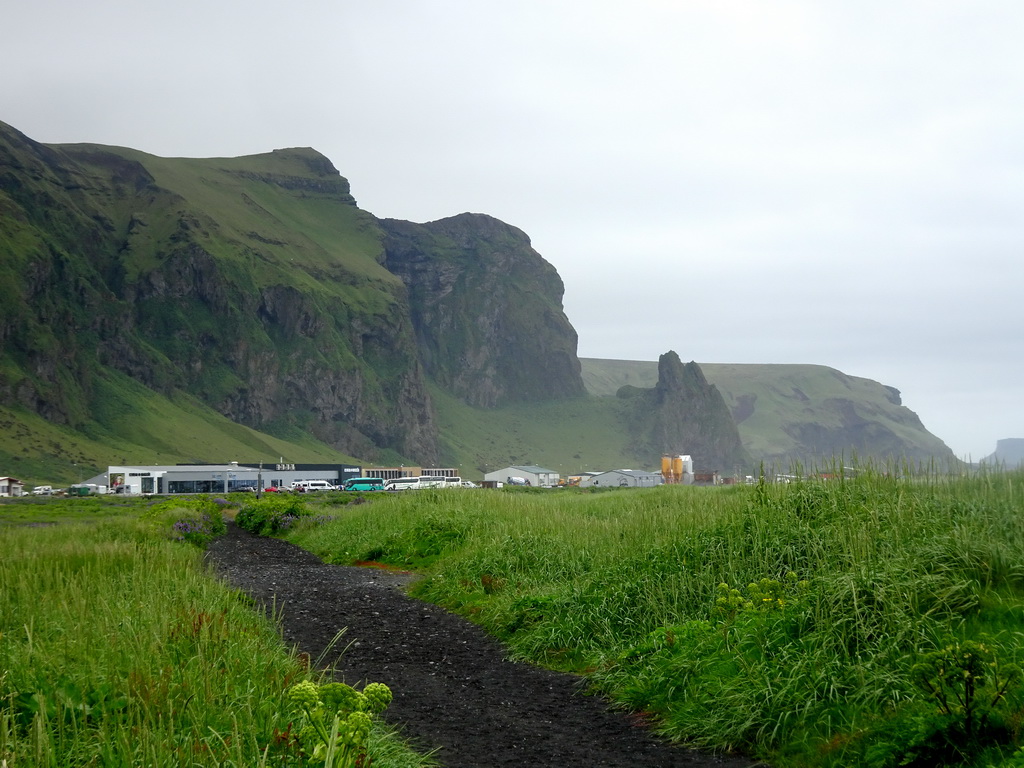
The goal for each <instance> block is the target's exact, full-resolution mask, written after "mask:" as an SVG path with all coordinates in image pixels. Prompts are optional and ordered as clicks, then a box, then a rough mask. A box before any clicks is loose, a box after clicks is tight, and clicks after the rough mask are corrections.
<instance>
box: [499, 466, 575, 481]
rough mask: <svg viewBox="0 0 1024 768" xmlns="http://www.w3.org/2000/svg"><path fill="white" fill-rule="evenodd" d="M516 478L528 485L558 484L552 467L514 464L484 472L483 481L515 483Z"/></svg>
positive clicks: (556, 475) (557, 478)
mask: <svg viewBox="0 0 1024 768" xmlns="http://www.w3.org/2000/svg"><path fill="white" fill-rule="evenodd" d="M516 480H526V481H527V482H528V483H529V484H530V485H558V480H559V477H558V473H557V472H555V471H554V470H552V469H544V468H543V467H536V466H514V467H504V468H502V469H496V470H494V471H493V472H487V473H486V474H484V481H486V482H497V483H505V484H506V485H512V484H515V482H516Z"/></svg>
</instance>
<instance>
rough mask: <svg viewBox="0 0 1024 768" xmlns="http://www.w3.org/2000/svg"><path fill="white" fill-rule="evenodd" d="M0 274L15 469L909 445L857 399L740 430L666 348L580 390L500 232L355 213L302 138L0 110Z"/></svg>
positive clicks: (718, 455)
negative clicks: (97, 132) (298, 144)
mask: <svg viewBox="0 0 1024 768" xmlns="http://www.w3.org/2000/svg"><path fill="white" fill-rule="evenodd" d="M0 281H2V284H3V285H4V286H6V288H7V292H6V296H5V300H4V301H3V302H0V421H2V422H3V423H4V424H5V425H7V426H8V427H9V428H8V429H7V430H6V432H5V434H6V435H7V437H6V438H0V462H3V463H4V465H5V466H4V468H3V471H7V472H15V473H19V474H23V475H25V476H28V477H32V476H38V475H39V474H41V473H51V472H56V471H60V472H63V473H64V474H65V475H67V476H72V475H74V474H76V473H77V472H78V470H77V469H76V467H79V466H82V465H86V464H91V465H93V466H100V465H102V463H103V461H105V460H108V459H110V458H111V457H112V456H117V458H120V459H126V460H127V459H128V458H129V457H125V456H121V455H120V454H121V453H123V452H125V451H130V452H133V453H135V454H137V455H139V456H143V455H145V456H147V457H152V459H153V460H154V463H155V461H156V460H159V461H160V462H161V463H166V462H169V461H170V462H173V461H175V460H182V461H191V460H214V461H223V460H225V459H226V458H229V457H225V456H223V455H218V452H220V451H223V450H226V448H225V447H224V446H239V445H242V446H245V445H252V446H257V445H259V446H261V448H260V451H261V452H265V453H267V455H268V456H272V455H274V454H277V455H278V456H281V454H286V453H292V454H293V455H302V456H304V457H307V460H309V459H311V458H313V457H315V458H316V459H317V460H320V461H323V460H328V459H330V458H336V459H338V460H350V459H352V458H356V459H359V460H365V461H368V462H392V463H399V462H401V463H407V464H408V463H414V464H422V465H436V464H438V463H441V464H446V465H462V466H464V467H465V470H466V471H467V474H469V473H472V472H473V471H480V470H482V468H484V467H486V466H494V465H496V464H499V463H502V462H508V463H515V461H516V460H517V459H516V457H518V459H519V460H523V459H525V456H524V454H528V455H531V456H533V458H534V459H536V460H537V462H536V463H540V462H541V459H543V460H544V461H545V462H547V463H549V464H557V465H558V467H559V468H561V469H563V470H565V471H569V470H571V469H575V468H576V467H574V466H572V465H573V463H574V462H584V463H587V462H601V463H602V464H603V465H604V468H612V466H613V465H614V464H619V465H620V466H621V465H624V464H632V465H638V466H643V465H647V466H653V465H655V464H656V463H657V461H658V458H659V456H658V453H659V452H660V451H664V450H675V449H676V447H679V446H683V445H685V446H686V447H687V448H688V449H692V452H694V453H697V454H698V455H700V456H703V457H704V459H705V460H706V461H708V462H711V463H714V464H715V465H717V466H720V467H722V468H725V467H736V466H739V465H741V464H745V463H747V462H748V461H756V460H757V458H758V457H759V456H760V455H764V453H765V451H766V450H768V451H769V453H770V454H771V455H779V456H782V455H785V456H797V455H803V454H802V453H801V452H802V451H804V450H805V449H806V448H808V446H810V447H811V448H825V447H829V446H832V447H838V446H841V445H844V444H845V443H844V441H845V440H847V439H848V438H852V437H856V438H857V442H856V445H858V446H860V447H862V448H863V451H864V452H865V453H866V454H872V453H883V452H888V451H890V450H892V451H896V452H900V451H903V450H904V449H906V448H907V447H908V446H909V445H911V443H913V440H911V439H910V438H909V437H907V435H906V434H903V433H899V432H897V431H896V430H894V429H892V428H891V424H890V422H892V421H894V413H895V412H893V413H889V412H888V411H885V409H880V410H876V411H871V409H870V408H868V407H867V406H866V405H865V404H864V403H863V402H861V399H862V397H867V396H866V395H864V394H863V393H860V394H850V395H849V398H848V399H849V403H848V404H846V405H841V404H839V403H837V404H836V405H835V407H834V408H832V409H831V410H829V409H825V410H820V411H815V413H817V414H818V415H820V416H821V418H822V419H823V420H824V421H821V422H816V421H815V420H814V419H812V418H807V419H804V420H803V421H800V420H790V421H787V422H785V423H784V424H783V423H782V422H779V423H775V422H772V421H771V420H770V419H769V420H767V421H765V420H764V419H763V416H764V414H766V413H768V412H769V411H770V410H771V409H769V408H766V406H765V404H766V403H767V402H769V401H770V400H771V399H772V397H774V395H769V394H768V390H762V389H757V388H753V389H751V388H748V389H746V390H743V391H739V390H736V389H735V388H732V389H730V388H729V387H727V386H725V385H723V384H722V383H719V382H718V381H716V380H715V377H714V376H713V375H712V374H711V373H709V371H711V370H712V368H711V367H708V366H706V365H704V366H700V368H691V366H692V365H694V364H689V365H688V366H682V364H681V363H679V361H678V357H676V359H675V361H674V362H673V363H672V365H669V367H668V368H666V370H665V371H664V372H663V373H664V377H663V378H665V381H664V382H663V383H662V384H660V385H659V377H658V373H657V365H658V364H657V363H652V364H648V365H651V366H653V367H654V368H653V372H652V371H648V369H647V368H644V366H643V365H641V366H640V368H643V370H644V373H643V378H644V380H643V382H638V383H637V385H638V386H639V388H640V389H645V388H646V389H650V390H651V393H652V394H648V393H641V392H638V393H634V394H636V395H637V397H634V398H632V399H621V398H615V397H611V396H609V397H595V396H594V395H592V394H588V392H587V389H588V388H590V387H592V384H593V366H592V365H590V366H589V368H590V369H591V371H590V373H589V374H588V375H589V376H590V378H589V379H588V380H587V381H588V384H587V385H586V386H585V384H584V374H585V373H587V370H586V368H587V367H588V366H587V365H586V361H584V365H581V361H580V360H579V358H578V357H577V354H576V344H577V337H576V332H575V330H574V329H573V327H572V325H571V324H570V322H569V320H568V318H567V317H566V316H565V313H564V310H563V307H562V293H563V286H562V281H561V279H560V278H559V276H558V274H557V272H556V271H555V269H554V268H553V267H552V266H551V265H550V264H549V263H547V262H546V261H545V260H544V259H543V258H542V257H541V256H540V254H538V253H537V252H536V251H534V250H533V248H532V246H531V244H530V240H529V237H528V236H527V235H526V234H525V233H524V232H522V231H521V230H519V229H517V228H515V227H513V226H511V225H508V224H505V223H503V222H501V221H498V220H497V219H494V218H493V217H490V216H486V215H483V214H469V213H465V214H459V215H457V216H452V217H449V218H446V219H442V220H439V221H435V222H429V223H426V224H416V223H412V222H405V221H399V220H394V219H377V218H375V217H373V216H372V215H371V214H369V213H367V212H365V211H362V210H361V209H359V207H358V205H357V204H356V201H355V199H354V198H353V196H352V194H351V190H350V188H349V184H348V181H347V180H345V179H344V178H343V177H342V176H341V175H340V174H339V173H338V171H337V170H336V169H335V168H334V166H333V165H332V164H331V162H330V161H329V160H328V159H327V158H325V157H324V156H323V155H321V154H320V153H318V152H316V151H315V150H313V149H309V148H299V149H286V150H274V151H273V152H269V153H266V154H261V155H253V156H248V157H238V158H210V159H192V158H160V157H155V156H152V155H148V154H146V153H143V152H139V151H137V150H133V149H127V148H119V147H107V146H100V145H92V144H72V145H44V144H40V143H38V142H35V141H33V140H31V139H29V138H28V137H26V136H24V135H23V134H21V133H20V132H18V131H17V130H15V129H14V128H12V127H10V126H7V125H5V124H3V123H0ZM608 362H609V364H611V363H612V362H614V361H608ZM677 364H678V366H677ZM623 370H624V369H623ZM637 370H638V371H639V369H637ZM835 373H836V374H837V375H838V376H841V374H839V373H838V372H835ZM620 374H621V371H619V372H616V373H615V374H614V375H613V376H612V377H613V378H614V377H615V376H619V375H620ZM634 375H639V374H638V373H636V372H634V373H630V374H629V376H634ZM705 375H707V380H706V381H705V380H704V376H705ZM629 376H627V377H626V379H627V380H624V381H623V382H622V383H625V384H634V383H635V382H634V381H633V380H632V379H629ZM755 378H756V377H755ZM670 380H671V381H674V382H675V384H672V385H670V384H669V383H668V382H669V381H670ZM865 381H866V380H865ZM640 385H642V386H640ZM620 386H621V384H620ZM659 386H660V387H661V388H660V389H659ZM878 386H880V385H878ZM794 388H796V389H800V388H802V389H803V390H806V391H807V393H808V398H809V400H812V401H813V400H814V399H815V397H817V395H816V394H815V393H813V392H812V389H813V386H812V385H811V384H808V383H806V382H804V383H800V384H798V385H793V386H792V387H790V389H791V390H792V389H794ZM617 389H618V387H616V390H617ZM866 391H867V390H864V392H866ZM611 394H612V395H614V394H615V393H614V392H612V393H611ZM652 398H653V399H652ZM833 399H836V398H833ZM840 399H841V398H840ZM867 399H868V400H870V401H871V403H875V401H876V400H877V398H876V397H875V395H871V397H870V398H867ZM648 401H649V402H648ZM812 410H813V409H812ZM748 411H749V412H748ZM698 414H702V416H701V417H700V418H697V415H698ZM832 414H841V415H842V418H843V419H845V421H844V426H843V430H838V431H837V430H836V429H833V428H832V427H831V424H830V423H829V421H828V419H830V418H832ZM908 414H909V415H908ZM896 415H900V416H901V417H902V418H904V420H905V421H906V425H905V426H906V427H907V430H909V432H910V433H913V435H912V437H914V439H917V438H918V437H921V436H920V435H917V433H916V432H915V431H914V430H915V429H918V430H920V431H923V428H920V427H919V422H918V425H917V426H916V427H915V425H914V424H913V423H912V422H913V419H914V418H916V417H913V418H911V416H912V413H911V412H909V411H907V412H906V413H903V412H899V414H896ZM826 416H827V417H828V418H826ZM40 417H41V418H42V419H43V420H44V421H43V422H40V421H39V418H40ZM171 422H174V423H182V424H184V423H188V424H192V425H193V427H192V428H191V430H190V431H189V432H179V431H178V430H176V429H174V428H171ZM200 423H205V424H206V425H208V428H209V431H207V427H200V426H198V425H199V424H200ZM880 423H882V424H885V425H887V426H885V428H884V429H883V428H880V427H879V424H880ZM737 424H738V425H739V427H740V429H739V432H737V431H736V428H737ZM787 429H788V430H790V432H786V431H785V430H787ZM772 430H781V431H777V433H773V432H772ZM199 433H202V434H203V438H202V439H197V438H195V437H194V436H195V435H197V434H199ZM791 433H792V434H791ZM894 434H895V435H896V437H897V438H899V439H895V438H893V435H894ZM908 434H909V433H908ZM925 434H927V433H925ZM15 435H16V436H17V438H15ZM584 435H585V436H584ZM736 435H739V436H742V437H743V444H742V445H740V443H739V442H738V441H737V440H736V439H734V437H735V436H736ZM573 436H576V437H573ZM779 446H782V448H783V449H784V450H783V451H782V453H779V451H778V450H776V449H777V448H779ZM932 447H933V448H934V449H935V450H936V451H938V452H939V453H943V449H944V451H945V452H948V449H945V446H942V444H941V442H940V441H937V440H935V439H934V438H933V444H932ZM913 448H914V450H915V451H917V450H920V451H924V450H925V449H926V448H927V441H924V440H923V438H922V440H921V441H920V444H917V443H914V445H913ZM227 450H232V451H235V450H236V449H235V448H230V449H227ZM247 455H251V454H247ZM121 463H123V461H122V462H121ZM19 467H21V468H22V469H21V470H19Z"/></svg>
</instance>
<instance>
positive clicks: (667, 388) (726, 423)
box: [618, 351, 753, 475]
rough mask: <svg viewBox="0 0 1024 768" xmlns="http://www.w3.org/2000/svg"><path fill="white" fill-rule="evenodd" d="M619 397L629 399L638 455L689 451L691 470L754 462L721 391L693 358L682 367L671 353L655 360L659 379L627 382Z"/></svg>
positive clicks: (725, 468)
mask: <svg viewBox="0 0 1024 768" xmlns="http://www.w3.org/2000/svg"><path fill="white" fill-rule="evenodd" d="M618 396H619V397H620V398H625V399H629V400H631V401H633V404H634V405H633V411H632V418H631V425H632V428H631V431H632V432H633V434H634V435H635V438H634V439H635V445H636V451H637V454H638V455H642V454H643V453H647V454H648V455H651V456H661V455H663V454H673V455H674V454H681V453H685V454H689V455H691V456H693V458H694V468H695V469H696V470H697V471H698V472H700V471H721V472H723V473H725V474H729V475H731V474H733V472H734V470H737V469H749V468H750V467H751V466H752V464H753V460H752V459H751V457H750V455H749V454H748V453H747V451H746V450H744V448H743V444H742V442H741V441H740V435H739V431H738V430H737V429H736V424H735V422H734V421H733V419H732V416H731V414H730V413H729V408H728V406H727V405H726V404H725V400H724V399H723V398H722V395H721V393H720V392H719V391H718V389H717V388H716V387H715V386H714V385H713V384H708V382H707V379H705V378H704V373H703V372H702V371H701V369H700V366H699V365H697V364H696V363H695V362H692V361H691V362H689V363H687V364H686V365H683V363H682V361H680V359H679V355H677V354H676V353H675V352H672V351H669V352H666V353H665V354H663V355H662V356H661V357H660V358H658V381H657V384H656V385H655V386H654V387H653V388H650V389H644V388H639V387H636V386H632V385H625V386H623V387H622V388H621V389H620V390H619V391H618Z"/></svg>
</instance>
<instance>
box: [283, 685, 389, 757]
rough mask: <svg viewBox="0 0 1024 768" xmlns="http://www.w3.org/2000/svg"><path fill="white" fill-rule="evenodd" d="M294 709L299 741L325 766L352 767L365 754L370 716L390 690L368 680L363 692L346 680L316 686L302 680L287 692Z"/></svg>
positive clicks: (382, 707)
mask: <svg viewBox="0 0 1024 768" xmlns="http://www.w3.org/2000/svg"><path fill="white" fill-rule="evenodd" d="M288 701H289V702H290V703H291V705H292V706H293V707H294V708H295V710H296V711H297V714H298V715H299V718H300V722H299V723H298V724H297V730H298V738H299V743H300V744H301V745H302V748H303V750H304V751H305V752H306V754H307V755H308V756H309V757H310V758H311V759H312V760H314V761H316V762H318V763H319V762H322V763H323V765H324V767H325V768H355V766H361V765H362V764H363V760H364V759H365V757H366V741H367V738H368V737H369V735H370V726H371V725H372V723H373V716H374V715H376V714H380V713H381V712H383V711H384V710H385V709H387V707H388V705H389V704H390V703H391V689H390V688H388V687H387V686H386V685H384V684H383V683H369V684H367V685H366V687H364V688H363V690H362V692H360V691H357V690H356V689H355V688H353V687H352V686H349V685H346V684H345V683H336V682H335V683H326V684H325V685H317V684H316V683H314V682H313V681H312V680H304V681H302V682H301V683H297V684H296V685H294V686H292V688H291V689H290V690H289V691H288Z"/></svg>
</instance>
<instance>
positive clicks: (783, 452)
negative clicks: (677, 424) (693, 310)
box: [581, 358, 954, 467]
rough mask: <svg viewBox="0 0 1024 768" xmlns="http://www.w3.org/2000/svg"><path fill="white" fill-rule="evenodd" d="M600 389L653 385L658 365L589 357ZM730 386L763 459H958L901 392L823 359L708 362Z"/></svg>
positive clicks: (733, 405) (746, 441) (723, 385)
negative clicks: (819, 362) (821, 362)
mask: <svg viewBox="0 0 1024 768" xmlns="http://www.w3.org/2000/svg"><path fill="white" fill-rule="evenodd" d="M581 362H582V365H583V381H584V383H585V384H586V386H587V390H588V391H589V392H590V393H591V394H593V395H595V396H605V397H608V396H611V395H613V394H615V393H616V392H617V391H618V390H619V389H620V388H621V387H623V386H627V385H628V386H634V387H653V386H655V384H656V382H657V379H658V364H657V363H654V362H646V361H631V360H598V359H593V358H583V359H582V360H581ZM700 368H701V370H702V371H703V372H704V375H705V376H706V377H707V380H708V382H710V383H712V384H714V385H715V386H716V387H717V388H718V390H719V391H720V392H721V393H722V396H723V398H724V399H725V402H726V404H727V405H728V407H729V410H730V411H731V413H732V416H733V419H734V420H735V422H736V425H737V427H738V429H739V434H740V437H741V438H742V441H743V446H744V448H746V450H747V451H748V452H749V453H750V454H751V456H753V457H754V459H755V460H757V461H761V460H763V461H765V462H767V463H768V464H771V465H775V466H779V467H785V466H787V465H789V464H791V463H793V462H800V463H802V464H805V465H813V464H817V463H820V462H821V461H822V459H830V458H832V457H833V456H844V455H845V456H846V457H848V458H852V457H853V456H855V455H857V456H860V457H862V458H869V457H874V458H878V459H883V458H888V457H905V458H908V459H910V460H912V461H928V460H930V459H933V458H934V459H939V460H940V461H944V462H946V461H948V462H952V461H953V460H954V457H953V453H952V451H950V449H949V448H948V447H947V446H946V445H945V444H944V443H943V442H942V441H941V440H939V439H938V438H937V437H935V436H934V435H932V434H931V433H929V432H928V431H927V430H926V429H925V428H924V425H923V424H921V420H920V419H919V418H918V416H917V414H915V413H914V412H913V411H911V410H910V409H909V408H907V407H906V406H904V405H903V404H902V402H901V399H900V394H899V391H898V390H896V389H894V388H892V387H888V386H885V385H882V384H879V383H878V382H876V381H872V380H871V379H865V378H860V377H857V376H847V375H846V374H844V373H842V372H840V371H837V370H835V369H834V368H828V367H826V366H822V365H741V364H725V363H717V364H716V363H701V365H700Z"/></svg>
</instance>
